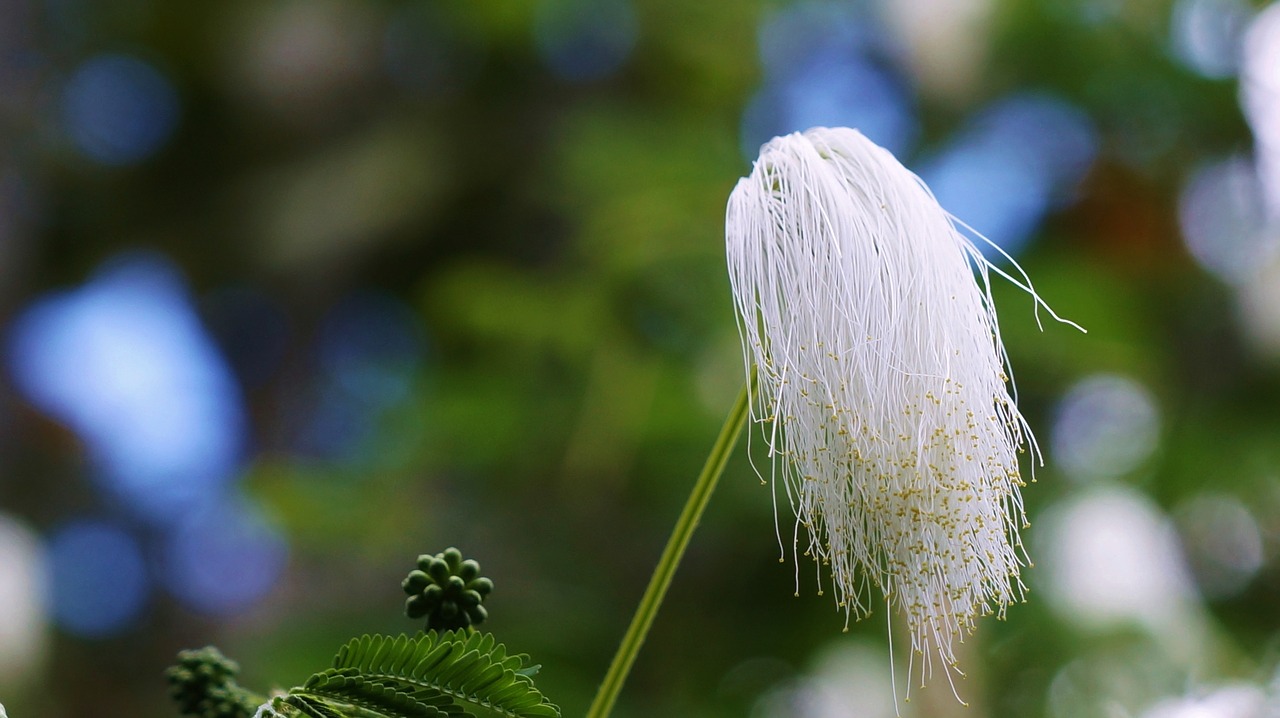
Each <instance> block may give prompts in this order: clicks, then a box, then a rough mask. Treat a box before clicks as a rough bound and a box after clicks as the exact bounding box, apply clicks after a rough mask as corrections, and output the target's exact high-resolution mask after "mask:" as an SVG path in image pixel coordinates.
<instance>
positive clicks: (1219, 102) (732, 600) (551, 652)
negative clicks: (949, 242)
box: [0, 0, 1280, 718]
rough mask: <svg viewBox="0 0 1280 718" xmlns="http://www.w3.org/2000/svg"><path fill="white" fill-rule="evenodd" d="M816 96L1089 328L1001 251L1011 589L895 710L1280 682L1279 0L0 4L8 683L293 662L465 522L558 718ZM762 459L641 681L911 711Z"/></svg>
mask: <svg viewBox="0 0 1280 718" xmlns="http://www.w3.org/2000/svg"><path fill="white" fill-rule="evenodd" d="M814 125H848V126H854V127H859V128H861V129H862V130H863V131H864V132H865V133H866V134H867V135H868V136H870V137H871V138H872V139H874V140H876V141H877V142H879V143H880V144H882V145H884V146H886V147H888V148H890V149H891V150H893V151H894V152H895V153H896V154H897V155H898V156H899V157H900V158H901V159H902V160H903V161H904V162H905V163H906V164H907V165H908V166H910V167H911V168H913V169H914V170H916V171H917V172H918V173H919V174H921V176H923V177H924V178H925V179H926V180H927V181H928V182H929V183H930V184H931V185H932V187H933V188H934V190H935V192H936V194H937V196H938V197H939V198H940V200H941V201H942V203H943V204H944V205H945V206H946V207H947V208H948V209H950V210H951V211H952V212H953V213H954V214H956V215H957V216H959V217H961V218H963V219H964V220H965V221H967V222H968V223H969V224H971V225H972V226H974V227H976V228H978V229H979V230H981V231H982V232H984V233H986V235H987V236H989V237H990V238H991V239H992V240H993V241H995V242H996V243H998V244H999V245H1000V246H1001V247H1003V248H1004V249H1005V250H1007V251H1008V252H1009V253H1010V254H1012V255H1014V256H1015V257H1017V259H1018V261H1019V262H1020V263H1021V264H1022V265H1023V266H1024V267H1025V268H1026V269H1027V271H1028V272H1029V273H1030V275H1031V276H1032V277H1033V279H1034V281H1035V282H1036V287H1037V289H1038V290H1039V291H1040V293H1041V294H1042V295H1043V296H1044V297H1045V298H1046V299H1047V300H1048V301H1049V302H1050V303H1051V304H1052V305H1053V306H1054V308H1055V309H1057V310H1058V311H1059V312H1060V313H1062V314H1064V315H1065V316H1068V317H1070V318H1071V319H1073V320H1075V321H1077V322H1079V323H1080V324H1082V325H1084V326H1086V327H1087V328H1088V329H1089V334H1088V335H1081V334H1079V333H1077V332H1075V331H1074V330H1072V329H1070V328H1068V327H1065V326H1062V325H1057V324H1053V323H1048V324H1046V326H1045V328H1044V331H1040V330H1039V329H1038V328H1037V324H1036V317H1035V313H1034V311H1033V310H1034V307H1033V304H1032V302H1031V301H1030V299H1028V298H1027V297H1026V296H1025V295H1023V294H1022V293H1020V292H1019V291H1017V290H1016V289H1013V288H1012V287H1009V286H1007V285H1002V286H998V287H997V300H998V302H999V306H1000V310H1001V318H1002V328H1003V334H1004V337H1005V342H1006V344H1007V346H1008V351H1009V354H1010V356H1011V358H1012V361H1013V365H1014V367H1015V371H1016V377H1017V381H1018V389H1019V392H1020V396H1021V404H1022V407H1023V409H1024V412H1025V413H1026V414H1027V416H1028V417H1029V419H1030V421H1031V423H1032V425H1033V426H1034V427H1035V428H1036V430H1037V432H1038V436H1039V439H1040V443H1041V445H1042V447H1043V448H1044V453H1045V455H1046V459H1047V463H1046V466H1045V467H1044V468H1041V469H1038V470H1037V473H1036V476H1037V479H1038V481H1037V482H1036V483H1035V484H1033V485H1031V486H1030V487H1029V488H1028V489H1027V490H1026V492H1025V496H1026V501H1027V505H1028V509H1029V513H1030V515H1031V519H1032V524H1033V526H1032V528H1031V529H1030V530H1029V531H1028V532H1027V543H1028V546H1029V550H1030V552H1031V554H1032V556H1033V558H1034V559H1035V561H1036V566H1035V568H1034V569H1031V570H1029V571H1028V572H1027V574H1026V580H1027V582H1028V584H1029V585H1030V587H1031V589H1032V592H1031V595H1030V600H1029V602H1028V603H1027V604H1026V605H1020V606H1016V607H1014V608H1013V609H1012V610H1011V611H1010V613H1009V617H1008V620H1007V621H1005V622H997V621H994V620H987V621H985V622H983V624H982V625H981V628H980V630H979V632H978V634H977V635H976V636H975V637H974V638H972V639H971V640H969V641H968V642H967V643H966V644H965V651H964V655H963V656H962V667H963V668H964V669H965V670H966V672H967V674H968V677H967V678H966V679H965V680H963V681H960V682H959V683H958V684H957V690H958V691H959V693H960V694H961V695H962V696H963V697H964V698H965V699H966V700H967V701H968V702H969V703H970V704H971V707H970V708H968V709H961V708H959V706H958V704H957V703H956V702H955V700H954V699H953V698H952V696H951V690H950V688H949V687H948V686H947V684H946V681H945V680H943V678H942V677H941V675H940V674H939V675H938V676H935V680H934V682H933V684H932V685H931V687H930V689H929V690H926V691H924V692H920V691H918V690H913V699H912V701H911V702H910V703H900V705H899V708H900V710H901V714H902V715H904V716H913V715H915V716H923V715H928V716H948V715H964V716H968V717H969V718H981V717H985V716H993V717H995V716H999V717H1015V716H1016V717H1024V716H1047V717H1051V718H1077V717H1086V718H1088V717H1093V716H1097V717H1099V718H1103V717H1106V718H1117V717H1124V716H1140V717H1143V718H1176V717H1179V716H1184V717H1185V716H1192V715H1194V716H1197V717H1198V718H1252V717H1254V716H1276V715H1280V682H1277V681H1276V679H1275V676H1276V669H1277V666H1278V665H1280V221H1278V219H1280V4H1270V5H1268V4H1266V3H1262V2H1248V1H1247V0H1174V1H1169V0H1130V1H1128V2H1125V1H1123V0H1080V1H1073V0H943V1H929V0H900V1H896V2H891V1H890V0H884V1H883V2H853V1H850V2H836V1H831V0H797V1H796V2H764V1H762V0H747V1H743V2H723V3H709V2H689V1H688V0H363V1H361V0H272V1H270V2H258V1H253V0H228V1H226V2H211V3H174V2H161V1H160V0H119V1H116V2H104V3H94V2H89V1H88V0H4V2H2V3H0V332H2V336H3V344H2V345H0V347H2V349H0V352H2V357H0V359H2V362H0V377H2V378H0V466H2V467H3V468H2V469H0V702H3V703H4V704H5V705H6V706H7V708H8V712H9V715H10V716H12V717H13V718H31V717H39V718H70V717H72V716H76V717H79V716H101V717H104V718H111V717H114V716H122V717H123V716H129V717H131V718H135V717H141V718H160V717H162V716H173V715H175V713H174V712H173V710H172V709H171V707H170V706H169V704H168V703H167V699H166V697H165V685H164V682H163V679H162V677H161V672H162V670H163V669H164V668H165V667H166V666H167V665H168V664H169V663H170V662H171V660H172V658H173V656H174V654H175V652H176V651H178V650H179V649H182V648H187V647H198V646H202V645H205V644H208V643H216V644H217V645H219V646H220V647H222V649H223V650H224V651H225V652H226V653H228V654H229V655H231V656H232V657H234V658H236V659H238V660H239V661H240V663H241V664H242V666H243V679H244V683H245V684H246V685H249V686H250V687H253V688H255V689H258V690H266V689H267V688H269V687H271V686H290V685H295V684H297V683H299V682H301V681H303V680H305V678H306V677H307V676H308V675H309V674H310V673H311V672H312V671H313V670H318V669H320V668H322V667H324V666H326V665H327V664H328V661H329V660H330V658H331V656H332V655H333V653H334V652H335V651H336V649H337V647H338V646H339V645H340V644H341V643H342V642H343V641H344V640H345V639H347V638H348V637H350V636H353V635H358V634H360V633H364V632H374V631H384V632H399V631H412V630H414V629H415V626H414V624H412V623H410V622H409V621H407V619H404V618H403V617H402V616H401V615H400V610H401V602H402V599H403V595H402V594H401V592H400V589H399V580H400V578H401V577H402V576H403V575H404V573H405V572H407V571H408V570H409V569H410V568H411V567H412V564H413V560H414V558H415V557H416V556H417V554H419V553H423V552H436V551H440V550H443V549H444V548H445V547H447V546H450V545H456V546H459V547H460V548H462V550H463V551H464V552H465V553H466V554H467V555H468V556H470V557H474V558H476V559H478V560H479V561H480V562H481V564H482V566H483V567H484V569H485V573H486V574H487V575H489V576H491V577H493V579H494V580H495V582H496V583H497V587H498V588H497V591H496V592H495V594H494V595H493V597H492V598H491V601H490V602H489V605H490V606H491V616H492V618H491V620H490V622H489V623H488V624H487V626H486V627H487V628H489V629H491V630H493V631H494V632H495V633H497V634H498V636H499V637H500V638H501V639H503V640H504V641H505V642H506V643H507V644H508V645H509V646H511V647H512V648H514V649H515V650H518V651H526V652H529V653H531V654H532V655H533V656H534V657H535V659H536V660H538V661H539V662H541V663H542V664H543V665H544V669H543V674H542V677H541V679H540V685H541V686H542V687H543V688H544V690H545V691H546V692H547V693H548V694H549V695H550V696H551V697H552V699H553V700H556V701H558V702H559V703H560V704H561V705H562V706H563V708H564V709H565V714H566V716H573V715H580V714H581V713H582V712H583V711H584V710H585V707H586V705H587V704H588V702H589V700H590V697H591V695H592V693H593V691H594V688H595V686H596V684H597V682H598V680H599V679H600V677H601V676H602V675H603V672H604V668H605V665H606V663H607V661H608V658H609V656H610V655H611V654H612V651H613V649H614V647H615V646H616V644H617V641H618V640H619V638H620V637H621V635H622V633H623V630H624V628H625V626H626V623H627V621H628V619H629V617H630V614H631V611H632V609H633V607H634V605H635V603H636V601H637V599H638V598H639V596H640V593H641V591H642V589H643V586H644V583H645V581H646V579H647V577H648V573H649V570H650V568H651V566H652V565H653V562H654V561H655V560H656V557H657V556H658V554H659V552H660V551H661V547H662V544H663V542H664V540H665V537H666V533H667V531H668V530H669V528H670V526H671V524H672V522H673V521H674V518H675V516H676V514H677V513H678V511H679V508H680V505H681V504H682V502H683V500H684V497H685V495H686V492H687V490H688V488H689V487H690V485H691V483H692V481H693V478H694V476H695V474H696V473H697V471H698V469H699V468H700V467H701V463H702V461H703V459H704V457H705V455H706V451H707V450H708V448H709V447H710V445H711V442H712V440H713V439H714V437H715V434H716V432H717V431H718V428H719V425H720V422H721V420H722V418H723V416H724V414H725V412H726V411H727V410H728V408H729V406H730V404H731V403H732V401H733V398H734V396H735V395H736V393H737V388H738V386H739V384H740V382H741V378H742V367H741V365H740V361H741V359H740V357H741V354H740V351H739V348H738V346H737V334H736V330H735V326H734V321H733V317H732V310H731V304H730V298H729V290H728V282H727V280H726V274H725V269H724V266H723V256H722V251H723V249H722V247H723V245H722V241H723V240H722V236H723V235H722V232H723V212H724V202H725V199H726V197H727V195H728V192H729V190H730V188H731V187H732V186H733V183H734V182H735V181H736V179H737V178H738V177H739V176H741V175H743V174H745V173H746V172H747V171H748V169H749V167H750V160H751V158H752V157H753V156H754V155H755V153H756V149H757V148H758V147H759V145H760V144H761V143H762V142H763V141H765V140H767V139H768V138H769V137H771V136H773V135H775V134H780V133H783V132H788V131H792V130H798V129H804V128H807V127H809V126H814ZM993 259H994V260H995V261H998V262H1003V261H1004V260H1001V259H999V258H998V257H993ZM759 449H760V442H759V441H757V442H755V444H754V446H752V447H751V450H752V451H754V452H756V456H757V458H758V457H759ZM747 457H748V453H747V447H745V445H744V446H741V447H740V449H739V451H738V453H737V454H736V456H735V459H734V460H733V462H732V463H731V465H730V467H729V470H728V472H727V473H726V475H725V477H724V479H723V481H722V483H721V487H720V489H719V492H718V494H717V495H716V496H715V498H714V500H713V501H712V504H711V507H710V510H709V513H708V515H707V517H706V519H705V520H704V523H703V525H702V527H701V528H700V529H699V531H698V533H697V535H696V536H695V538H694V541H693V544H692V547H691V549H690V553H689V555H688V556H687V559H686V561H685V564H684V565H683V567H682V569H681V571H680V573H679V574H678V576H677V577H676V580H675V584H674V586H673V589H672V592H671V594H670V598H669V599H668V601H667V604H666V606H665V607H664V610H663V612H662V613H661V615H660V616H659V618H658V620H657V623H656V624H655V626H654V629H653V632H652V634H651V635H650V638H649V641H648V644H647V646H646V649H645V651H644V652H643V653H642V654H641V657H640V659H639V661H638V663H637V664H636V667H635V670H634V673H633V674H632V677H631V680H630V682H629V684H628V686H627V688H626V690H625V692H624V694H623V696H622V701H621V703H620V705H619V707H618V710H617V712H616V715H618V716H622V717H626V716H657V715H661V716H751V717H753V718H779V717H783V716H800V717H806V718H818V717H822V718H826V717H834V716H871V717H873V718H876V717H887V716H891V715H894V700H893V696H894V690H895V689H894V688H893V687H892V686H893V685H894V683H893V679H894V678H895V676H894V674H892V673H891V671H890V662H889V653H888V648H889V638H888V636H889V631H888V630H887V626H886V623H885V616H884V615H883V611H881V612H879V613H878V614H877V615H875V616H873V617H872V618H870V619H868V620H866V621H864V622H862V623H859V624H855V625H854V626H852V628H851V630H850V631H849V632H848V633H847V634H846V633H842V632H841V628H842V627H843V624H844V620H843V616H842V615H841V614H840V613H838V612H837V611H836V610H835V609H834V606H833V605H832V604H831V603H830V601H829V597H820V596H816V595H815V593H816V591H815V590H814V586H815V578H814V568H813V566H811V565H807V564H806V565H802V566H801V567H800V580H799V582H800V592H799V596H798V597H795V596H793V593H794V592H795V581H796V579H795V577H794V575H795V567H794V566H793V565H792V564H790V563H785V564H780V563H779V562H778V557H779V554H780V550H779V546H778V541H777V538H776V537H775V530H774V519H773V516H772V501H771V499H770V490H769V488H768V486H767V485H764V484H762V482H761V481H760V480H759V478H758V477H757V475H756V474H755V473H754V471H753V469H752V468H751V464H750V463H749V461H748V460H747ZM781 525H782V527H783V529H782V531H783V533H784V535H785V534H787V533H789V525H790V520H789V517H786V516H783V517H781ZM896 655H897V664H896V670H897V674H896V689H897V692H898V693H899V694H901V693H903V692H904V691H905V684H906V677H905V672H906V664H905V651H903V650H902V648H901V646H900V645H899V651H898V653H897V654H896Z"/></svg>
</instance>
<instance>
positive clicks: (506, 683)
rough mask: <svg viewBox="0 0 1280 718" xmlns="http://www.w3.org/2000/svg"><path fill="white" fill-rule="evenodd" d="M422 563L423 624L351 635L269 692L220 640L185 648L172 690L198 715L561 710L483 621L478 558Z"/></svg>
mask: <svg viewBox="0 0 1280 718" xmlns="http://www.w3.org/2000/svg"><path fill="white" fill-rule="evenodd" d="M418 565H419V568H418V569H416V570H414V571H413V572H411V573H410V574H409V577H408V578H406V579H405V581H404V583H403V584H402V586H403V588H404V590H405V592H406V593H408V594H410V597H409V599H408V601H407V605H406V608H407V610H408V612H409V615H410V617H411V618H422V617H426V618H427V626H428V630H427V631H426V632H425V633H418V634H416V635H414V636H408V635H400V636H396V637H391V636H383V635H372V636H370V635H366V636H362V637H360V638H355V639H352V640H351V641H350V642H348V643H347V644H346V645H345V646H343V647H342V648H341V649H340V650H339V651H338V655H337V656H336V657H335V658H334V660H333V667H332V668H328V669H325V670H323V671H320V672H319V673H316V674H314V675H312V676H311V677H310V678H309V679H308V680H307V682H306V683H304V684H303V685H301V686H298V687H296V688H292V689H290V690H289V691H287V692H285V693H282V694H279V695H275V696H273V697H272V698H271V699H270V700H267V699H265V698H262V697H261V696H258V695H256V694H253V693H251V692H249V691H246V690H245V689H243V688H240V687H239V686H238V685H237V684H236V683H235V674H236V672H237V671H238V667H237V666H236V665H235V663H234V662H232V661H230V660H228V659H226V658H225V657H223V656H222V654H221V653H218V651H217V649H215V648H212V647H210V648H204V649H201V650H200V651H183V652H182V653H181V654H179V664H178V665H177V666H174V667H173V668H170V669H169V671H168V673H167V675H168V677H169V680H170V683H171V685H172V687H171V691H170V692H171V695H172V696H173V698H174V700H175V701H177V703H178V706H179V709H180V710H181V712H182V713H183V714H184V715H189V716H195V717H196V718H295V717H298V718H303V717H305V718H438V717H449V716H495V717H498V718H558V717H559V716H560V709H559V708H558V707H556V706H555V704H553V703H551V702H549V701H548V700H547V699H546V698H545V697H544V696H543V695H542V693H541V692H540V691H538V689H537V688H536V687H535V686H534V684H533V677H534V676H535V675H536V674H537V672H538V670H539V668H540V666H538V665H536V664H533V663H532V662H531V660H530V658H529V656H527V655H525V654H511V653H508V652H507V648H506V646H504V645H503V644H501V643H498V641H497V639H495V638H494V637H493V634H490V633H479V632H477V631H476V630H475V628H474V624H476V623H479V622H480V621H483V620H484V619H485V617H486V616H487V613H486V612H485V611H484V609H483V607H481V606H480V602H481V601H483V599H484V597H485V596H487V595H488V594H489V592H490V591H491V590H492V588H493V582H492V581H490V580H489V579H487V578H484V577H481V576H480V575H479V573H480V566H479V564H477V563H476V562H475V561H464V560H462V555H461V553H459V552H458V551H457V550H456V549H449V550H448V551H445V552H443V553H440V554H436V555H435V556H430V555H424V556H420V557H419V558H418ZM442 625H450V626H455V627H456V628H453V629H447V630H437V629H438V627H439V626H442Z"/></svg>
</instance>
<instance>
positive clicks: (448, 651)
mask: <svg viewBox="0 0 1280 718" xmlns="http://www.w3.org/2000/svg"><path fill="white" fill-rule="evenodd" d="M536 670H537V666H532V665H530V664H529V659H528V656H525V655H523V654H520V655H508V654H507V649H506V646H504V645H502V644H501V643H498V642H497V641H496V640H495V639H494V637H493V636H492V635H491V634H487V633H465V632H460V631H445V632H443V633H437V632H435V631H429V632H427V633H422V634H418V635H416V636H413V637H410V636H405V635H401V636H396V637H391V636H381V635H375V636H362V637H361V638H356V639H353V640H351V641H350V642H348V643H347V644H346V645H345V646H343V647H342V649H341V650H339V651H338V655H337V657H336V658H334V663H333V669H332V670H329V671H324V672H321V673H318V674H316V675H315V676H312V679H311V680H310V681H308V682H307V685H306V686H303V687H302V688H301V689H295V692H296V693H297V694H298V695H306V696H323V697H326V700H342V701H346V700H351V699H354V698H359V699H360V700H361V701H364V702H361V703H353V705H357V706H359V707H362V708H370V709H373V708H374V707H375V703H376V706H380V707H381V708H384V709H387V710H395V711H397V712H395V713H387V714H386V715H388V716H403V717H404V718H418V716H422V717H423V718H426V716H428V715H430V714H428V713H425V712H424V713H408V712H403V711H407V710H410V709H412V707H413V706H419V707H422V708H423V709H424V710H425V709H426V708H430V709H432V710H436V711H440V713H439V715H443V716H450V715H468V713H465V712H464V709H466V708H468V707H472V708H483V709H487V710H488V711H491V712H493V713H496V714H498V715H500V716H504V717H506V718H558V716H559V715H560V709H559V708H557V707H556V706H555V705H554V704H552V703H550V702H548V701H547V700H546V698H545V697H543V695H542V693H540V692H539V691H538V689H537V688H535V687H534V685H533V679H532V678H531V677H530V676H531V674H532V672H536ZM441 697H445V698H447V699H448V700H449V704H448V705H446V704H444V703H443V702H442V701H440V698H441ZM452 708H456V709H457V712H447V711H449V710H450V709H452ZM318 718H329V717H328V716H318Z"/></svg>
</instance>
